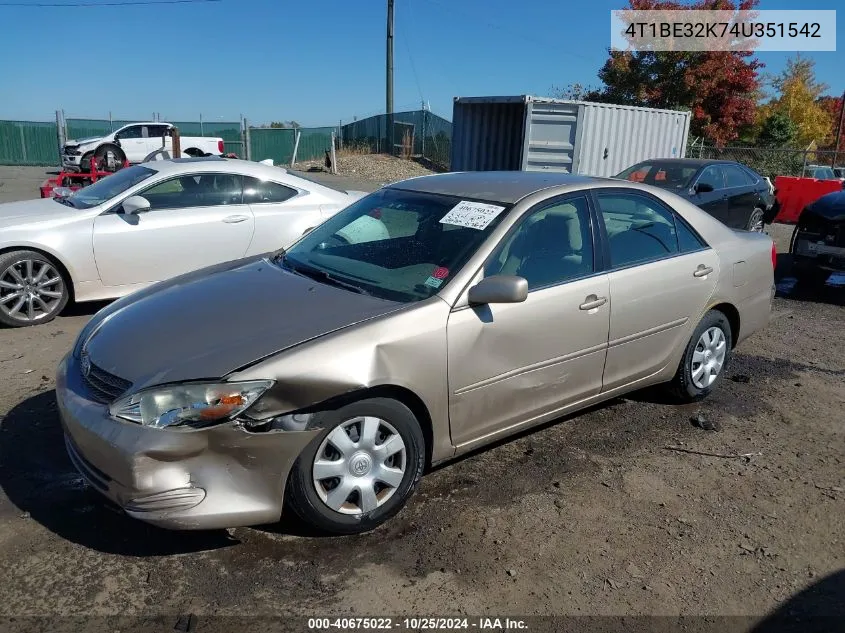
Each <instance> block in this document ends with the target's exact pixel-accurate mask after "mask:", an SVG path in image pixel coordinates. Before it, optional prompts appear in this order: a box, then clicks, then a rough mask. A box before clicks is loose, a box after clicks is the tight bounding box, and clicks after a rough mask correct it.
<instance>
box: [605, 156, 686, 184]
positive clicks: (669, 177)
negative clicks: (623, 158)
mask: <svg viewBox="0 0 845 633" xmlns="http://www.w3.org/2000/svg"><path fill="white" fill-rule="evenodd" d="M697 171H698V167H697V166H693V165H683V164H678V163H669V162H648V163H640V164H638V165H634V166H633V167H629V168H628V169H626V170H625V171H623V172H622V173H621V174H618V175H617V176H616V178H620V179H622V180H630V181H631V182H641V183H644V184H646V185H653V186H655V187H661V188H662V189H672V190H680V189H689V187H690V185H691V184H692V182H691V181H692V178H693V176H695V173H696V172H697Z"/></svg>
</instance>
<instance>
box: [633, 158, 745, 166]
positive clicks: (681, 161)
mask: <svg viewBox="0 0 845 633" xmlns="http://www.w3.org/2000/svg"><path fill="white" fill-rule="evenodd" d="M643 163H660V164H661V165H678V166H679V167H681V166H686V167H704V166H705V165H739V164H740V163H738V162H737V161H735V160H722V159H718V158H650V159H649V160H641V161H640V162H639V163H637V165H642V164H643ZM632 166H633V165H632Z"/></svg>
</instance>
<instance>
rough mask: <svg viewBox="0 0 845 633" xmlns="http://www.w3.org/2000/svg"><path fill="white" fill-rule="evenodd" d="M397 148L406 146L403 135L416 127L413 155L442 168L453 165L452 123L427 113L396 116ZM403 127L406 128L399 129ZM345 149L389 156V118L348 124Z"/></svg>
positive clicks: (343, 135) (394, 141)
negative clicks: (451, 158) (451, 160)
mask: <svg viewBox="0 0 845 633" xmlns="http://www.w3.org/2000/svg"><path fill="white" fill-rule="evenodd" d="M393 121H394V130H393V140H392V142H393V143H394V145H396V144H399V143H401V142H402V133H403V132H404V130H405V128H406V127H408V126H413V131H414V149H413V153H414V154H416V155H417V156H423V157H424V158H427V159H429V160H430V161H432V162H433V163H436V164H437V165H439V166H443V167H445V166H448V165H449V153H450V151H451V144H452V123H451V122H449V121H447V120H446V119H444V118H443V117H439V116H437V115H436V114H433V113H431V112H428V111H426V110H413V111H410V112H396V113H395V114H394V115H393ZM396 123H403V124H405V125H395V124H396ZM341 136H342V138H343V146H344V147H345V148H349V149H352V150H359V151H369V152H387V151H388V147H386V146H387V144H388V142H387V138H388V133H387V115H386V114H377V115H375V116H371V117H368V118H366V119H361V120H360V121H353V122H352V123H347V124H346V125H344V126H343V127H342V129H341Z"/></svg>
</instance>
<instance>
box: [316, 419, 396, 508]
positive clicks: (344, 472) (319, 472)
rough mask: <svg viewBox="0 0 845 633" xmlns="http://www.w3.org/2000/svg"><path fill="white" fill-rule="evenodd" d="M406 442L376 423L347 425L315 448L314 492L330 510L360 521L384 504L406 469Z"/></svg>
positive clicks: (384, 424)
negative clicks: (363, 515) (359, 517)
mask: <svg viewBox="0 0 845 633" xmlns="http://www.w3.org/2000/svg"><path fill="white" fill-rule="evenodd" d="M406 465H407V464H406V451H405V442H404V440H402V436H400V435H399V433H398V432H397V431H396V429H395V428H393V426H391V425H390V424H389V423H388V422H385V421H384V420H381V419H379V418H375V417H369V416H365V417H358V418H352V419H351V420H347V421H346V422H343V423H342V424H339V425H338V426H337V427H335V428H334V430H332V432H331V433H329V434H328V435H327V436H326V439H324V440H323V442H322V444H320V448H319V449H318V450H317V456H316V457H315V458H314V465H313V467H312V469H311V472H312V479H313V482H314V488H315V490H316V491H317V494H318V495H319V497H320V499H322V501H323V503H325V504H326V506H328V507H329V508H331V509H332V510H334V511H335V512H339V513H340V514H349V515H361V514H366V513H368V512H372V511H373V510H375V509H376V508H379V507H381V506H382V505H383V504H384V503H385V502H387V500H388V499H390V497H392V496H393V493H395V492H396V489H397V488H398V487H399V484H401V483H402V479H403V478H404V476H405V468H406Z"/></svg>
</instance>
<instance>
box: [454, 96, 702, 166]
mask: <svg viewBox="0 0 845 633" xmlns="http://www.w3.org/2000/svg"><path fill="white" fill-rule="evenodd" d="M689 124H690V113H689V112H677V111H675V110H657V109H653V108H639V107H634V106H621V105H613V104H608V103H591V102H587V101H566V100H563V99H549V98H544V97H532V96H528V95H523V96H515V97H456V98H455V103H454V109H453V116H452V162H451V169H452V171H501V170H505V171H507V170H513V171H542V170H549V171H558V172H564V173H573V174H583V175H588V176H614V175H616V174H618V173H619V172H621V171H622V170H623V169H626V168H627V167H630V166H631V165H633V164H635V163H638V162H640V161H642V160H648V159H650V158H683V157H684V155H685V154H686V146H687V136H688V135H689Z"/></svg>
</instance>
